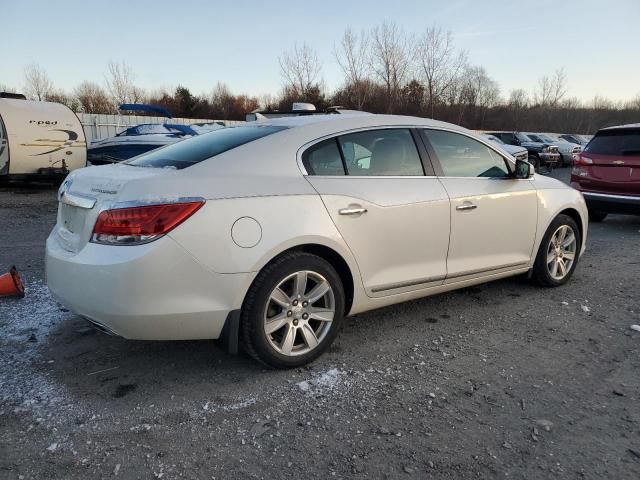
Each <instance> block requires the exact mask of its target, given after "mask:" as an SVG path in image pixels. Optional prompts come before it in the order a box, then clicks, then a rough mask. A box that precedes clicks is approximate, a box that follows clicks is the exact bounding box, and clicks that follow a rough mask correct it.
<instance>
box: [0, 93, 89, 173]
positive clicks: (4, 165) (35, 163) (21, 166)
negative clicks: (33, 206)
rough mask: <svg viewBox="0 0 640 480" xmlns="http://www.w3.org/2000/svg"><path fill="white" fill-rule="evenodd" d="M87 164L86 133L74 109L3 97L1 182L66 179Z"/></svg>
mask: <svg viewBox="0 0 640 480" xmlns="http://www.w3.org/2000/svg"><path fill="white" fill-rule="evenodd" d="M86 163H87V145H86V141H85V137H84V131H83V130H82V125H81V123H80V120H78V117H77V116H76V114H75V113H73V111H71V109H70V108H68V107H67V106H65V105H62V104H60V103H52V102H33V101H29V100H25V99H24V97H23V96H22V95H16V94H7V93H0V179H2V178H5V179H6V178H10V179H30V178H53V179H55V178H62V177H64V176H66V175H67V174H68V173H69V172H70V171H72V170H75V169H78V168H82V167H84V166H85V165H86Z"/></svg>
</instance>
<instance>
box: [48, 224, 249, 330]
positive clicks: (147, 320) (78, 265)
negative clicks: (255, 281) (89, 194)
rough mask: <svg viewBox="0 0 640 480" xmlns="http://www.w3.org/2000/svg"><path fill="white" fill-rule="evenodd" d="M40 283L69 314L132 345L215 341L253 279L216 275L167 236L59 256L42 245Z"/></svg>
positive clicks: (52, 246)
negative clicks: (43, 264) (42, 280)
mask: <svg viewBox="0 0 640 480" xmlns="http://www.w3.org/2000/svg"><path fill="white" fill-rule="evenodd" d="M46 273H47V284H48V286H49V289H50V290H51V293H52V294H53V295H54V297H56V298H57V299H58V300H59V301H60V302H61V303H62V304H64V305H65V306H66V307H68V308H69V309H70V310H71V311H73V312H75V313H77V314H78V315H81V316H83V317H86V318H88V319H89V320H91V321H93V322H94V323H97V324H99V325H100V326H102V327H103V328H104V329H106V330H108V331H109V332H110V333H113V334H115V335H119V336H122V337H125V338H129V339H138V340H188V339H215V338H218V337H219V336H220V334H221V331H222V329H223V327H224V324H225V320H226V318H227V315H228V314H229V312H231V311H233V310H237V309H239V308H240V306H241V304H242V299H243V297H244V292H245V289H246V288H247V287H248V285H249V283H250V281H251V278H252V274H250V273H239V274H217V273H214V272H211V271H210V270H208V269H206V268H205V267H203V266H202V265H201V264H200V263H198V262H197V261H195V260H194V258H193V257H192V256H191V255H189V254H188V253H187V252H186V251H185V250H184V249H183V248H182V247H181V246H179V245H178V244H177V243H176V242H175V241H174V240H172V239H171V238H169V237H163V238H161V239H159V240H157V241H155V242H152V243H149V244H146V245H137V246H107V245H97V244H93V243H88V244H87V245H86V246H85V247H84V248H83V249H82V250H80V252H78V253H75V254H74V253H70V252H67V251H66V250H64V249H62V248H61V246H60V244H59V243H58V240H57V235H56V231H55V230H54V232H53V233H52V234H51V235H50V236H49V238H48V239H47V252H46Z"/></svg>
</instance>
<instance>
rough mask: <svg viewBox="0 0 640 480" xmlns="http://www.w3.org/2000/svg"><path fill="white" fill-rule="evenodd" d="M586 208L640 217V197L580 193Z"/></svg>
mask: <svg viewBox="0 0 640 480" xmlns="http://www.w3.org/2000/svg"><path fill="white" fill-rule="evenodd" d="M582 195H583V196H584V199H585V201H586V202H587V207H589V209H590V210H595V211H599V212H605V213H622V214H629V215H640V196H637V197H635V196H631V195H612V194H609V193H593V192H582Z"/></svg>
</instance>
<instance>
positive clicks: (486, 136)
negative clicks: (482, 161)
mask: <svg viewBox="0 0 640 480" xmlns="http://www.w3.org/2000/svg"><path fill="white" fill-rule="evenodd" d="M484 138H486V139H487V140H491V141H492V142H495V143H499V144H500V145H504V142H503V141H502V140H500V139H499V138H498V137H494V136H493V135H485V136H484Z"/></svg>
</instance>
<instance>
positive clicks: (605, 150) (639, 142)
mask: <svg viewBox="0 0 640 480" xmlns="http://www.w3.org/2000/svg"><path fill="white" fill-rule="evenodd" d="M584 151H585V152H587V153H593V154H596V155H617V156H623V155H640V128H638V129H636V128H629V129H624V130H623V129H620V130H604V131H601V132H598V133H597V134H596V136H595V137H593V139H592V140H591V142H589V144H588V145H587V146H586V147H585V149H584Z"/></svg>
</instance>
